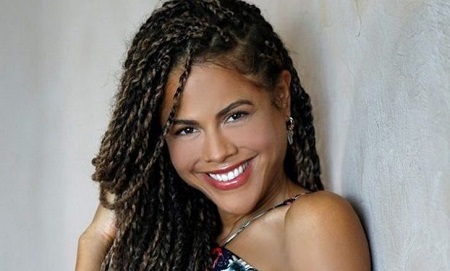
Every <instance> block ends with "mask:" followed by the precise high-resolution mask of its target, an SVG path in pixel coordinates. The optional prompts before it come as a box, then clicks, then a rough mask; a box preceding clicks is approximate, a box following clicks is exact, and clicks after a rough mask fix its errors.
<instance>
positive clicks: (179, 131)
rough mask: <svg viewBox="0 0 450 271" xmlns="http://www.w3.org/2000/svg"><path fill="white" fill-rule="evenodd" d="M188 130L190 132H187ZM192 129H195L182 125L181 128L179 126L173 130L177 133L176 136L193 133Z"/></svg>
mask: <svg viewBox="0 0 450 271" xmlns="http://www.w3.org/2000/svg"><path fill="white" fill-rule="evenodd" d="M188 130H189V131H190V132H187V131H188ZM194 130H195V128H194V127H183V128H180V129H178V130H176V131H175V135H177V136H185V135H190V134H193V133H194Z"/></svg>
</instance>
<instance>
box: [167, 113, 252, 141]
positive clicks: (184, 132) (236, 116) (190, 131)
mask: <svg viewBox="0 0 450 271" xmlns="http://www.w3.org/2000/svg"><path fill="white" fill-rule="evenodd" d="M247 115H248V112H245V111H236V112H233V113H231V114H230V115H228V117H226V118H225V122H226V123H228V122H236V121H238V120H240V119H241V118H243V117H245V116H247ZM230 119H234V120H230ZM196 130H197V129H196V128H194V127H190V126H187V127H182V128H180V129H178V130H176V131H175V132H174V134H175V135H176V136H187V135H191V134H193V133H195V131H196Z"/></svg>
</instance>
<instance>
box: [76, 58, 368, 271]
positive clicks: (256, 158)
mask: <svg viewBox="0 0 450 271" xmlns="http://www.w3.org/2000/svg"><path fill="white" fill-rule="evenodd" d="M177 78H178V76H177V74H176V72H174V74H173V75H172V77H171V78H169V82H168V86H167V89H166V98H165V102H164V104H163V109H162V120H161V123H164V122H165V121H166V120H167V115H168V111H169V110H170V108H171V105H172V104H171V103H172V100H171V97H172V96H173V93H174V91H175V89H176V87H177V82H178V81H177ZM290 79H291V77H290V74H289V72H287V71H283V72H282V73H281V74H280V78H279V82H278V84H277V85H276V86H275V89H274V91H273V92H272V93H269V92H268V91H267V90H264V89H262V88H261V86H259V85H258V84H255V82H256V79H255V78H250V77H248V76H244V75H242V74H240V73H239V72H237V71H235V70H232V69H227V68H224V67H221V66H218V65H214V64H204V65H195V66H193V67H192V69H191V74H190V76H189V78H188V80H187V84H186V86H185V90H184V92H183V95H182V100H181V103H180V107H179V110H178V111H177V115H176V117H175V118H176V122H175V125H174V126H173V129H172V130H171V131H170V133H169V135H168V136H167V138H166V140H167V145H168V149H169V153H170V157H171V160H172V163H173V165H174V167H175V169H176V170H177V173H178V174H179V175H180V176H181V177H182V179H183V180H184V181H185V182H186V183H187V184H188V185H190V186H193V187H195V188H196V189H198V190H200V191H202V193H204V194H205V195H206V196H207V197H208V198H210V199H211V200H212V201H213V202H214V203H215V204H216V206H217V207H218V210H219V214H220V217H221V220H222V224H223V231H222V233H221V234H220V235H219V237H218V238H217V241H218V242H219V243H220V242H221V241H222V240H223V239H224V238H226V236H227V235H228V234H229V233H230V232H231V231H233V229H235V228H236V227H237V226H238V225H240V224H241V223H242V222H244V221H246V220H247V219H248V218H249V217H251V216H252V215H253V214H255V213H257V212H259V211H261V210H265V209H268V208H269V207H271V206H273V205H275V204H276V203H278V202H281V201H283V200H284V199H287V198H289V197H292V196H294V195H297V194H300V193H304V192H306V190H305V189H303V188H302V187H300V186H299V185H297V184H295V183H294V182H292V181H291V180H289V179H288V177H287V176H286V174H285V172H284V170H283V159H284V156H285V151H286V147H287V140H286V126H285V125H286V124H285V123H286V120H287V118H288V117H289V115H290V96H289V93H290V92H289V91H290ZM242 101H244V102H242ZM246 161H247V162H249V163H250V164H251V170H250V171H249V172H248V174H247V175H245V174H244V175H245V176H246V177H245V178H244V179H245V181H243V182H242V184H241V185H239V186H238V187H237V188H234V189H231V190H224V189H220V188H218V187H217V186H215V185H214V180H212V179H211V178H210V177H208V174H210V173H215V172H220V171H227V170H228V169H229V168H235V167H236V166H238V165H242V164H243V163H246ZM113 223H114V219H113V213H111V211H108V210H106V209H104V208H103V207H99V209H98V211H97V213H96V216H95V217H94V221H93V222H92V224H91V225H90V226H89V227H88V229H87V230H86V232H85V233H83V235H82V237H81V238H80V242H79V250H78V258H77V270H79V271H80V270H99V268H100V265H101V262H102V259H103V258H104V256H105V254H106V252H107V250H108V248H109V246H110V245H111V243H112V240H113V238H114V236H115V228H114V227H113ZM227 248H228V249H230V250H231V251H233V252H234V253H235V254H237V255H239V256H240V257H242V258H243V259H244V260H245V261H246V262H247V263H249V264H250V265H252V266H254V267H255V268H257V269H258V270H264V271H270V270H273V271H278V270H287V271H289V270H292V271H332V270H333V271H339V270H343V271H344V270H345V271H365V270H370V256H369V248H368V243H367V240H366V236H365V234H364V231H363V228H362V226H361V223H360V221H359V219H358V217H357V215H356V213H355V212H354V210H353V208H352V207H351V206H350V204H349V203H348V202H347V201H346V200H344V199H343V198H341V197H340V196H338V195H335V194H333V193H330V192H325V191H321V192H316V193H312V194H308V195H304V196H302V197H301V198H300V199H298V200H297V201H295V202H294V203H293V204H292V205H289V206H284V207H280V208H277V209H275V210H273V211H271V212H269V213H267V214H266V215H264V216H263V217H261V218H259V219H257V220H255V221H254V222H253V223H252V224H251V225H250V226H249V227H248V228H246V229H245V231H243V232H242V233H241V234H240V235H238V237H236V238H235V239H234V240H233V241H232V242H230V243H229V244H228V245H227Z"/></svg>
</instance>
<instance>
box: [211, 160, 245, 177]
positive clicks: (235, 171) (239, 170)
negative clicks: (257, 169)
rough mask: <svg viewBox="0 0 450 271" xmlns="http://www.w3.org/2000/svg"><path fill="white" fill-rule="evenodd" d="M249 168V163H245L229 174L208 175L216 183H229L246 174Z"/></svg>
mask: <svg viewBox="0 0 450 271" xmlns="http://www.w3.org/2000/svg"><path fill="white" fill-rule="evenodd" d="M247 167H248V162H245V163H244V164H242V165H240V166H239V167H237V168H235V169H234V170H232V171H230V172H228V173H223V174H212V173H210V174H208V175H209V176H210V177H211V178H213V179H214V180H216V181H219V182H227V181H230V180H233V179H234V178H236V177H237V176H239V175H240V174H242V172H244V171H245V169H246V168H247Z"/></svg>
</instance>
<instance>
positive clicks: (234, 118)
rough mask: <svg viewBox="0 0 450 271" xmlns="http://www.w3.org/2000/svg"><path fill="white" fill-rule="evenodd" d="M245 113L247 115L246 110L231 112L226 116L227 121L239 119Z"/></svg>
mask: <svg viewBox="0 0 450 271" xmlns="http://www.w3.org/2000/svg"><path fill="white" fill-rule="evenodd" d="M245 115H247V113H246V112H236V113H233V114H231V115H230V116H229V117H228V118H227V122H235V121H237V120H239V119H241V118H242V117H244V116H245Z"/></svg>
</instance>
